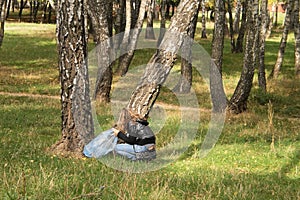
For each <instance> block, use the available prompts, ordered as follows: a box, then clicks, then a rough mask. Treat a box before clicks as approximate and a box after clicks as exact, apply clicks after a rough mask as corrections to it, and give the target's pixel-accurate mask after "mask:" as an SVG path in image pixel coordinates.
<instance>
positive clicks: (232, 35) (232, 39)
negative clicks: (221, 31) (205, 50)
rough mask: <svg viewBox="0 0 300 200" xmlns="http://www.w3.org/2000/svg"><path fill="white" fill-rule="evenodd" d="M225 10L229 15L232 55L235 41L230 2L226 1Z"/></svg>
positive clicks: (229, 0)
mask: <svg viewBox="0 0 300 200" xmlns="http://www.w3.org/2000/svg"><path fill="white" fill-rule="evenodd" d="M227 9H228V14H229V34H230V44H231V52H232V53H233V52H235V39H234V30H233V17H232V8H231V0H227Z"/></svg>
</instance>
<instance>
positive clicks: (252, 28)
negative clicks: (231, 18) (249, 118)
mask: <svg viewBox="0 0 300 200" xmlns="http://www.w3.org/2000/svg"><path fill="white" fill-rule="evenodd" d="M247 4H248V8H249V9H248V10H247V26H248V28H247V36H246V47H245V55H244V64H243V70H242V73H241V77H240V80H239V82H238V85H237V87H236V89H235V91H234V93H233V96H232V97H231V99H230V102H229V105H228V110H229V111H230V112H232V113H235V114H238V113H242V112H244V111H246V110H247V101H248V97H249V95H250V91H251V88H252V82H253V76H254V70H255V56H254V54H255V50H256V49H255V46H256V45H255V42H256V41H255V40H256V32H257V23H256V18H257V16H258V8H259V4H258V0H249V1H247Z"/></svg>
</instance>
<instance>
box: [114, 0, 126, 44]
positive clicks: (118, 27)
mask: <svg viewBox="0 0 300 200" xmlns="http://www.w3.org/2000/svg"><path fill="white" fill-rule="evenodd" d="M125 5H126V3H125V0H119V4H118V7H117V16H116V20H115V23H114V29H115V34H116V35H117V37H115V38H116V40H115V42H114V47H115V48H116V49H117V48H119V47H120V44H121V42H122V39H123V37H122V36H123V34H120V33H123V32H124V31H125V23H124V22H125V13H126V12H125Z"/></svg>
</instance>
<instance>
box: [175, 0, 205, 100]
mask: <svg viewBox="0 0 300 200" xmlns="http://www.w3.org/2000/svg"><path fill="white" fill-rule="evenodd" d="M200 7H201V4H199V7H198V10H197V12H196V13H195V16H194V18H193V20H192V21H191V23H190V25H189V27H188V32H187V34H188V36H189V37H187V38H185V40H184V41H183V44H182V48H181V49H182V50H181V53H182V59H181V77H180V79H179V82H178V84H177V85H176V86H175V88H174V89H173V91H174V92H177V93H181V94H187V93H189V92H190V90H191V87H192V78H193V76H192V72H193V70H192V63H191V60H192V45H193V44H192V41H193V40H191V39H194V38H195V33H196V28H197V22H198V14H199V10H200Z"/></svg>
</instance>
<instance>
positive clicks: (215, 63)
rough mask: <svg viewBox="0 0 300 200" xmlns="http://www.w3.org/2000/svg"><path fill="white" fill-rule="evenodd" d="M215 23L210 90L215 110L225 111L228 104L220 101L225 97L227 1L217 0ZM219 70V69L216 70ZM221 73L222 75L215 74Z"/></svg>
mask: <svg viewBox="0 0 300 200" xmlns="http://www.w3.org/2000/svg"><path fill="white" fill-rule="evenodd" d="M214 13H215V18H214V20H215V25H214V34H213V40H212V53H211V59H212V66H211V67H210V73H211V76H210V91H211V97H212V103H213V111H214V112H223V111H224V109H225V108H226V104H223V103H222V101H220V99H219V97H224V96H226V95H225V91H224V86H223V81H222V65H223V49H224V36H225V13H226V11H225V2H224V1H223V0H215V10H214ZM216 70H217V71H216ZM215 74H220V76H215Z"/></svg>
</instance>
